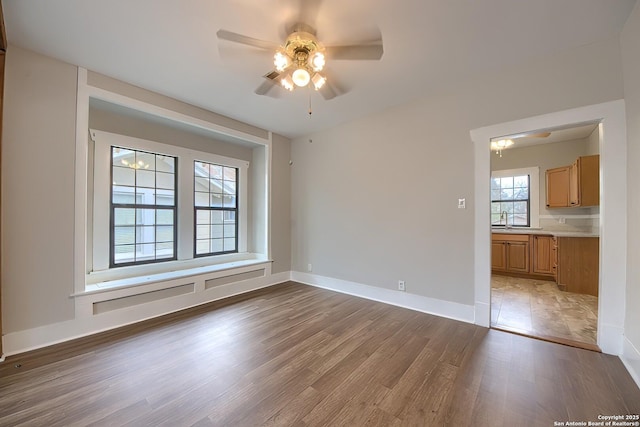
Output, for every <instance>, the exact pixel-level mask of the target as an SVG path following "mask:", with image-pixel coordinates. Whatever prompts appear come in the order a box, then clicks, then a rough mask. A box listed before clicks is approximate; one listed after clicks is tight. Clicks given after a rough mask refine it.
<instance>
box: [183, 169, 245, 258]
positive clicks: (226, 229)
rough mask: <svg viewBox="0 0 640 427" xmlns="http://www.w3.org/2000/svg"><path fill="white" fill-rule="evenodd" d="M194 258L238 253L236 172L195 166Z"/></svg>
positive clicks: (234, 170)
mask: <svg viewBox="0 0 640 427" xmlns="http://www.w3.org/2000/svg"><path fill="white" fill-rule="evenodd" d="M193 172H194V179H195V182H194V208H195V227H196V230H195V256H205V255H217V254H223V253H230V252H237V251H238V223H237V221H236V218H237V215H236V214H237V209H238V185H237V183H238V170H237V169H236V168H232V167H228V166H223V165H216V164H212V163H207V162H200V161H195V162H194V168H193Z"/></svg>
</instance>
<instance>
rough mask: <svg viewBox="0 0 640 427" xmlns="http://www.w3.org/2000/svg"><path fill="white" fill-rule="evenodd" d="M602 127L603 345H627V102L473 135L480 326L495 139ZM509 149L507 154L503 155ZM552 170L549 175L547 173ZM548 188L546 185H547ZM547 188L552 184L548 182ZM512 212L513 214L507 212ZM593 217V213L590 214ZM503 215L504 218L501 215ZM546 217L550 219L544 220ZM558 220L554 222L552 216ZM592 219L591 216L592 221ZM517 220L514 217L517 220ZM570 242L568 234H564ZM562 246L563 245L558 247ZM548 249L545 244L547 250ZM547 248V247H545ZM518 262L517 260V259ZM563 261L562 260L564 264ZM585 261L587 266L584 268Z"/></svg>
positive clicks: (485, 298) (484, 318) (615, 349)
mask: <svg viewBox="0 0 640 427" xmlns="http://www.w3.org/2000/svg"><path fill="white" fill-rule="evenodd" d="M598 122H599V128H600V141H599V149H600V150H599V151H600V159H601V162H600V168H599V181H600V190H601V191H600V193H601V194H600V196H601V197H600V206H599V214H598V215H599V218H598V227H597V230H598V236H599V239H598V243H597V246H598V253H599V262H596V264H597V265H598V273H597V276H598V278H599V280H598V284H599V285H598V286H597V287H598V295H597V297H598V300H597V301H598V302H597V322H596V323H597V328H596V329H597V334H596V336H597V338H596V341H597V345H598V347H599V348H600V349H601V350H602V351H603V352H604V353H608V354H620V353H621V351H622V342H623V335H622V331H623V325H624V317H623V314H621V311H620V309H619V307H622V306H624V286H625V285H624V284H625V281H626V275H625V271H626V269H625V264H624V262H625V259H626V240H627V235H626V202H625V200H626V199H625V195H626V158H625V153H626V137H625V135H626V133H625V129H626V124H625V112H624V101H611V102H606V103H603V104H596V105H591V106H587V107H580V108H576V109H572V110H565V111H560V112H556V113H550V114H545V115H542V116H535V117H531V118H527V119H522V120H516V121H513V122H506V123H502V124H498V125H492V126H487V127H484V128H478V129H474V130H472V131H471V139H472V140H473V141H474V144H475V146H474V151H475V178H476V180H475V201H476V203H475V207H474V217H475V227H474V228H475V231H474V248H475V254H476V261H475V267H474V272H475V274H474V289H475V312H476V316H475V318H476V324H478V325H481V326H486V327H490V326H491V314H492V306H491V265H492V252H491V251H488V250H487V248H489V247H490V245H492V229H491V209H490V206H491V180H490V179H488V177H489V176H490V175H491V152H490V150H489V147H490V144H491V139H493V138H495V137H496V136H500V135H514V134H517V133H518V132H522V130H523V129H527V130H530V129H537V130H544V131H548V130H553V129H560V128H567V127H573V126H575V125H577V124H587V123H598ZM506 153H507V149H505V150H504V151H503V156H504V155H505V154H506ZM545 172H546V171H545ZM541 185H543V183H541ZM545 185H546V183H545ZM507 214H508V212H507ZM585 215H587V214H585ZM498 217H499V215H498ZM542 219H544V218H542ZM550 219H553V218H550ZM587 219H588V218H587ZM514 220H515V218H512V221H514ZM560 237H562V238H564V236H560ZM558 245H559V246H562V241H560V242H559V243H558ZM541 247H544V246H541ZM541 250H543V249H541ZM513 260H516V261H517V256H514V257H513V258H512V261H513ZM559 262H560V263H561V260H559ZM584 264H585V263H584V262H582V265H584Z"/></svg>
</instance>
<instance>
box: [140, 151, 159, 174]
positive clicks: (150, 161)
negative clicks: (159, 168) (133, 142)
mask: <svg viewBox="0 0 640 427" xmlns="http://www.w3.org/2000/svg"><path fill="white" fill-rule="evenodd" d="M136 168H137V169H138V171H140V170H147V171H155V170H156V155H155V154H152V153H145V152H144V151H138V152H136Z"/></svg>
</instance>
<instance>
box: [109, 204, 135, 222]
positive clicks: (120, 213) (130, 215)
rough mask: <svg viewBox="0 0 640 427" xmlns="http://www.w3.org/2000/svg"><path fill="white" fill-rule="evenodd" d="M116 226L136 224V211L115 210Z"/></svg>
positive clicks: (126, 209)
mask: <svg viewBox="0 0 640 427" xmlns="http://www.w3.org/2000/svg"><path fill="white" fill-rule="evenodd" d="M113 223H114V225H133V224H135V223H136V210H135V209H133V208H116V209H115V210H114V218H113Z"/></svg>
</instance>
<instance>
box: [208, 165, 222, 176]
mask: <svg viewBox="0 0 640 427" xmlns="http://www.w3.org/2000/svg"><path fill="white" fill-rule="evenodd" d="M207 165H208V166H209V168H208V169H209V174H210V175H209V176H211V178H215V179H222V166H220V165H212V164H210V163H207Z"/></svg>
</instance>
